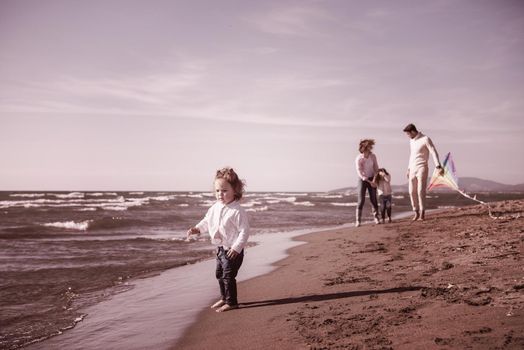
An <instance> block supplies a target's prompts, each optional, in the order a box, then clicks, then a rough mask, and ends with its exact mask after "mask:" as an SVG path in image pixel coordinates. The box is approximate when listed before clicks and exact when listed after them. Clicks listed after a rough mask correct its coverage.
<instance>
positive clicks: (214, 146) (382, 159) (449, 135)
mask: <svg viewBox="0 0 524 350" xmlns="http://www.w3.org/2000/svg"><path fill="white" fill-rule="evenodd" d="M522 67H524V2H523V1H519V0H515V1H512V0H491V1H483V0H470V1H468V0H441V1H439V0H430V1H420V0H410V1H389V0H384V1H348V0H339V1H338V0H326V1H314V0H310V1H308V0H300V1H298V0H297V1H287V0H274V1H247V0H238V1H223V0H208V1H198V0H191V1H189V0H188V1H175V0H164V1H161V0H142V1H136V0H135V1H132V0H120V1H117V0H100V1H98V0H96V1H94V0H89V1H69V0H56V1H54V0H53V1H51V0H12V1H11V0H0V131H1V137H0V156H1V164H0V189H2V190H60V189H63V190H208V189H209V188H210V184H211V183H212V180H213V176H214V173H215V170H216V169H217V168H219V167H222V166H224V165H230V166H232V167H234V168H235V169H236V170H238V173H239V174H240V176H241V177H242V178H244V179H245V180H246V182H247V184H248V190H250V191H271V190H276V191H282V190H286V191H292V190H297V191H325V190H330V189H334V188H339V187H345V186H354V185H355V184H356V181H357V176H356V172H355V169H354V159H355V157H356V155H357V144H358V141H359V140H360V139H361V138H374V139H376V141H377V145H376V148H375V153H376V154H377V156H378V160H379V165H380V166H381V167H385V168H387V169H388V170H389V171H390V172H391V173H392V175H393V182H394V183H396V184H401V183H405V182H406V180H405V171H406V167H407V160H408V156H409V141H408V139H407V137H406V136H405V135H404V133H403V132H402V129H403V127H404V126H405V125H406V124H407V123H409V122H413V123H415V124H416V125H417V127H418V128H419V129H420V130H421V131H422V132H424V133H426V134H427V135H429V136H430V137H431V138H432V139H433V141H434V143H435V144H436V146H437V149H438V151H439V152H440V155H441V158H443V157H444V155H445V154H446V153H447V152H452V154H453V156H454V158H455V162H456V165H457V170H458V172H459V176H475V177H480V178H485V179H490V180H495V181H499V182H503V183H509V184H516V183H522V182H524V176H523V173H524V156H523V149H524V137H523V134H524V118H523V111H524V69H523V68H522ZM431 168H433V164H431Z"/></svg>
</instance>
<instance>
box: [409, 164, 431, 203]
mask: <svg viewBox="0 0 524 350" xmlns="http://www.w3.org/2000/svg"><path fill="white" fill-rule="evenodd" d="M427 183H428V167H427V166H425V167H419V168H415V169H410V170H409V197H410V198H411V206H412V207H413V210H414V211H423V210H425V209H426V187H427Z"/></svg>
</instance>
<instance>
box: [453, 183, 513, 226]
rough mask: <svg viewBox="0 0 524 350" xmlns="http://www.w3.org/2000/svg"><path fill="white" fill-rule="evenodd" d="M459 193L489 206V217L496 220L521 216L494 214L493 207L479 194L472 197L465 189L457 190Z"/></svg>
mask: <svg viewBox="0 0 524 350" xmlns="http://www.w3.org/2000/svg"><path fill="white" fill-rule="evenodd" d="M457 191H458V193H460V194H461V195H463V196H464V197H466V198H469V199H471V200H474V201H476V202H478V203H480V204H482V205H485V206H486V207H488V214H489V217H490V218H492V219H494V220H497V219H518V218H519V217H520V214H517V215H516V216H515V215H509V216H508V215H505V216H498V215H494V214H493V213H492V212H491V207H490V205H489V203H486V202H483V201H481V200H479V199H477V196H473V197H471V196H470V195H469V194H467V193H466V192H464V191H461V190H457Z"/></svg>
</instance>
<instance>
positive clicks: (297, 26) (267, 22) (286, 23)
mask: <svg viewBox="0 0 524 350" xmlns="http://www.w3.org/2000/svg"><path fill="white" fill-rule="evenodd" d="M243 20H244V21H245V22H247V23H248V24H249V25H250V26H252V27H253V28H255V29H257V30H259V31H261V32H263V33H268V34H274V35H281V36H291V37H297V36H298V37H308V36H311V35H317V34H318V31H317V29H318V28H317V25H318V24H319V23H321V22H325V21H331V20H333V17H332V16H331V15H330V14H329V12H328V11H327V10H326V9H325V8H320V7H317V6H314V5H313V4H304V5H300V6H298V5H297V6H282V7H279V8H272V9H270V10H267V11H261V10H259V11H258V12H257V13H253V14H251V15H249V16H246V17H244V18H243Z"/></svg>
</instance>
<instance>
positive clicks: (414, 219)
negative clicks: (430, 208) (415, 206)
mask: <svg viewBox="0 0 524 350" xmlns="http://www.w3.org/2000/svg"><path fill="white" fill-rule="evenodd" d="M419 217H420V214H419V213H418V211H416V212H415V216H413V219H411V221H417V220H418V218H419Z"/></svg>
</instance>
